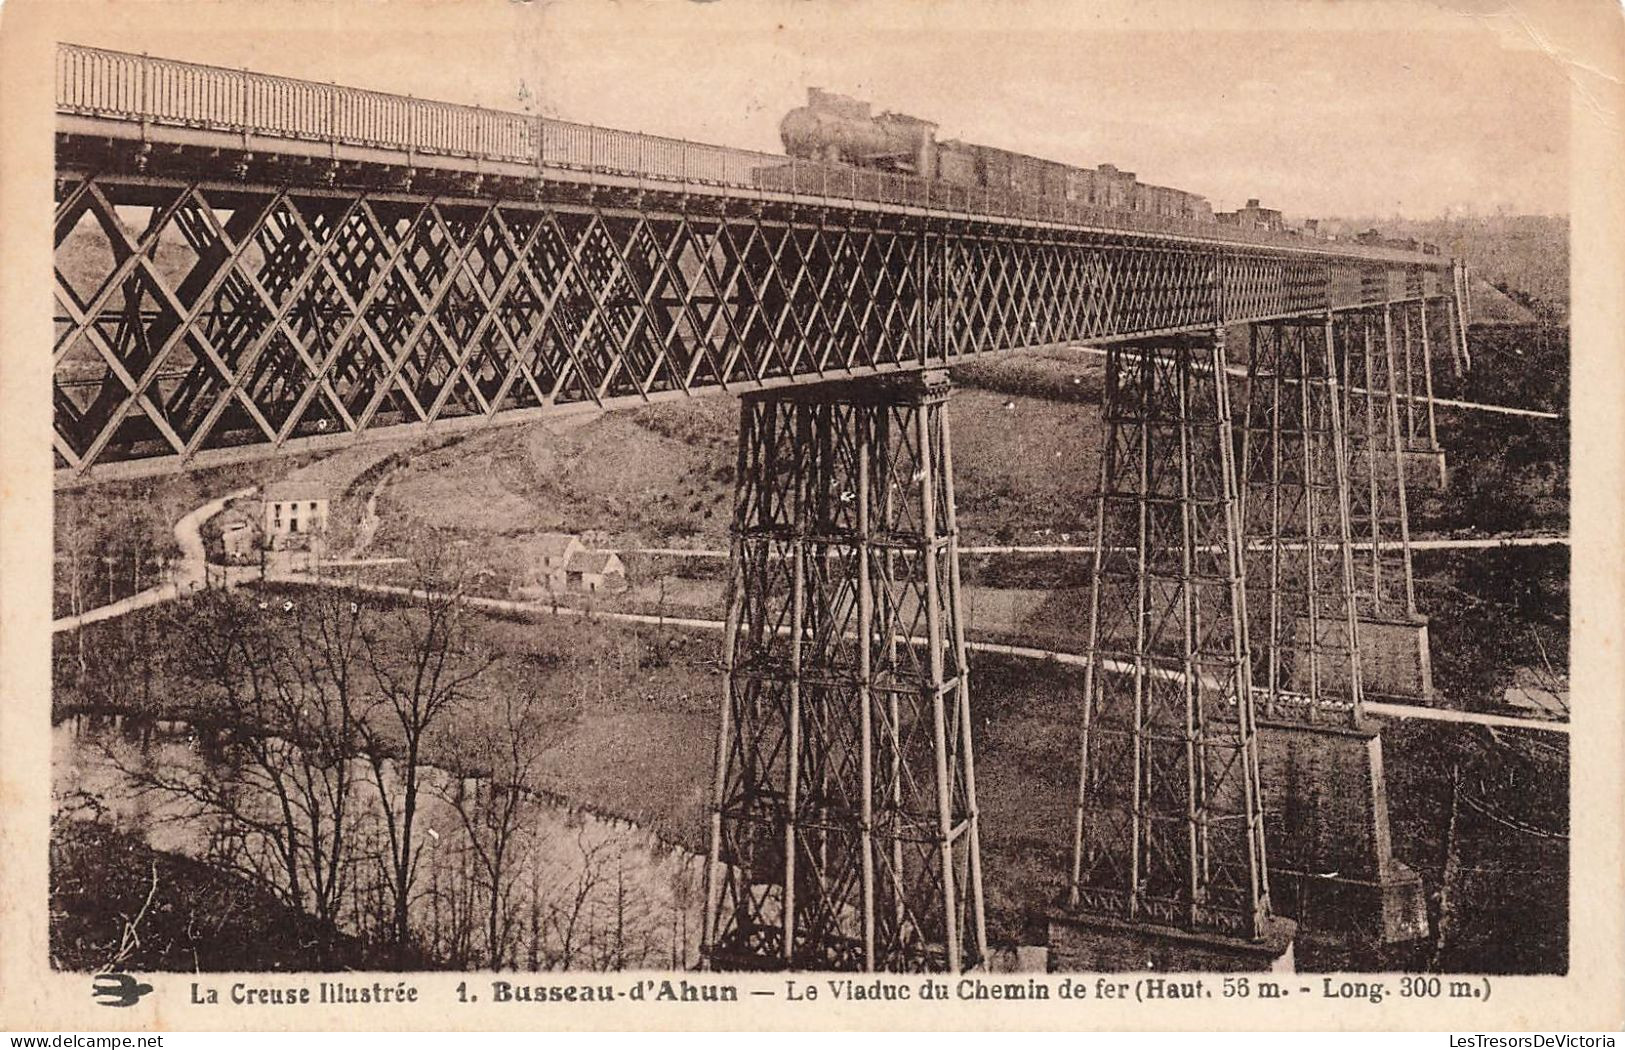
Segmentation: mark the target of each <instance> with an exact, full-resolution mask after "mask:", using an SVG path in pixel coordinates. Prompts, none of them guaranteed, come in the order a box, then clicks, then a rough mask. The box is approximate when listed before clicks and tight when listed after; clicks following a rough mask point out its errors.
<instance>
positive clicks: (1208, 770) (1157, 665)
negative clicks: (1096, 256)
mask: <svg viewBox="0 0 1625 1050" xmlns="http://www.w3.org/2000/svg"><path fill="white" fill-rule="evenodd" d="M1107 372H1108V375H1107V385H1106V389H1107V403H1106V411H1105V416H1106V438H1105V444H1104V447H1103V449H1102V457H1103V463H1102V484H1101V491H1100V493H1099V495H1098V502H1097V506H1096V515H1097V517H1096V522H1097V525H1096V532H1097V536H1096V544H1095V554H1094V558H1095V564H1096V573H1095V579H1094V581H1093V582H1092V584H1091V589H1090V595H1091V598H1090V604H1091V608H1090V650H1089V658H1090V659H1089V666H1088V669H1087V671H1086V675H1085V683H1086V684H1085V688H1086V690H1087V692H1086V695H1085V697H1084V703H1085V710H1084V711H1083V721H1084V726H1085V732H1084V742H1083V750H1082V755H1081V757H1080V773H1079V792H1078V801H1079V806H1078V810H1079V811H1078V814H1077V817H1076V819H1075V822H1074V856H1073V863H1072V876H1071V885H1070V886H1069V887H1068V897H1067V899H1068V902H1069V905H1070V915H1071V917H1072V918H1073V919H1075V920H1076V921H1078V922H1080V923H1087V922H1096V923H1099V922H1106V923H1116V924H1118V928H1128V929H1136V928H1137V929H1141V930H1152V929H1154V928H1155V929H1166V928H1174V929H1178V930H1182V931H1189V932H1190V933H1195V934H1198V935H1208V934H1219V935H1223V936H1226V937H1232V938H1239V939H1242V940H1244V941H1245V940H1252V939H1257V938H1261V937H1264V936H1265V933H1266V928H1273V927H1272V923H1273V920H1272V917H1271V912H1270V904H1269V882H1268V875H1267V871H1266V850H1265V844H1264V840H1263V835H1264V831H1263V823H1262V808H1261V806H1262V803H1261V795H1260V792H1259V782H1258V758H1257V747H1258V741H1257V727H1256V723H1255V719H1254V716H1253V698H1252V691H1251V689H1250V688H1249V671H1248V667H1249V664H1250V660H1251V656H1250V649H1249V643H1248V631H1247V624H1246V618H1247V596H1246V594H1245V591H1244V588H1243V570H1242V524H1241V513H1240V496H1239V488H1238V485H1237V477H1236V475H1237V471H1238V466H1237V463H1236V460H1235V453H1234V448H1235V446H1234V444H1233V441H1234V436H1233V428H1232V425H1231V418H1230V401H1229V392H1228V375H1227V372H1226V368H1225V358H1224V343H1223V338H1222V335H1221V334H1220V333H1219V332H1217V331H1215V332H1214V333H1213V334H1211V335H1209V336H1204V337H1174V338H1168V339H1159V340H1155V341H1147V342H1144V343H1139V344H1134V345H1130V346H1122V347H1114V348H1112V350H1111V351H1110V352H1109V354H1108V358H1107ZM1123 924H1126V927H1125V926H1124V925H1123ZM1052 929H1054V927H1053V926H1052Z"/></svg>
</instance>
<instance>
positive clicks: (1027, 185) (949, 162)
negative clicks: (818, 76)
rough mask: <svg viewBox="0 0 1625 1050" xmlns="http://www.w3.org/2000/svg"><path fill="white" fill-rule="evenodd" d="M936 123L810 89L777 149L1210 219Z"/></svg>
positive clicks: (1139, 185) (1188, 205)
mask: <svg viewBox="0 0 1625 1050" xmlns="http://www.w3.org/2000/svg"><path fill="white" fill-rule="evenodd" d="M936 133H937V126H936V125H935V124H933V123H931V122H930V121H927V120H921V119H919V118H918V117H911V116H908V115H906V114H902V113H882V114H880V115H879V116H878V117H877V116H873V115H871V113H870V107H869V103H867V102H861V101H859V100H857V99H854V98H849V97H848V96H845V95H838V94H835V93H833V92H828V91H823V90H821V89H819V88H810V89H808V91H807V104H806V105H805V106H803V107H801V108H799V109H793V110H791V111H790V112H789V113H787V114H786V115H785V117H784V120H783V121H782V122H781V123H780V124H779V137H780V138H781V139H782V140H783V142H784V150H785V152H786V153H787V154H789V155H790V156H792V157H796V158H798V159H801V160H822V161H829V162H839V163H845V164H852V165H856V166H857V167H862V168H879V169H882V170H885V171H896V172H905V173H907V174H911V175H918V176H920V177H921V178H925V179H935V180H937V181H940V182H946V183H951V184H954V185H958V186H979V187H984V188H987V189H992V190H1001V191H1013V192H1016V193H1023V194H1030V195H1032V196H1039V197H1055V198H1058V199H1064V200H1071V201H1080V202H1082V203H1086V204H1093V205H1096V206H1098V207H1102V208H1113V209H1117V210H1124V211H1136V212H1142V213H1146V214H1150V215H1162V216H1169V217H1173V218H1182V219H1192V220H1195V221H1197V222H1212V221H1214V217H1213V207H1212V205H1210V204H1209V203H1208V202H1207V198H1205V197H1202V196H1201V195H1199V194H1195V193H1187V192H1186V191H1184V190H1176V189H1171V188H1169V187H1167V186H1152V185H1148V184H1146V183H1143V182H1140V181H1139V180H1138V179H1137V178H1135V176H1134V173H1133V172H1131V171H1120V170H1118V169H1117V168H1116V167H1114V166H1113V165H1110V164H1102V165H1100V166H1099V167H1098V168H1075V167H1072V166H1070V165H1067V164H1058V163H1056V162H1055V161H1052V160H1043V159H1041V158H1039V157H1029V156H1027V155H1026V154H1022V153H1013V152H1011V151H1010V150H1004V149H999V148H997V147H995V146H978V145H975V144H973V143H969V142H960V141H958V140H949V141H946V142H938V141H937V134H936Z"/></svg>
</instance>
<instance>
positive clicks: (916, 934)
mask: <svg viewBox="0 0 1625 1050" xmlns="http://www.w3.org/2000/svg"><path fill="white" fill-rule="evenodd" d="M946 393H947V391H946V376H945V374H943V373H926V374H925V379H924V380H922V378H921V376H919V375H915V376H911V377H893V378H891V379H887V380H882V381H878V382H873V383H868V384H832V385H826V386H823V387H818V388H814V389H810V390H808V391H806V392H800V391H779V392H773V393H758V394H751V395H747V396H746V397H745V398H744V399H743V401H742V403H741V408H740V433H739V464H738V468H739V469H738V475H737V481H736V484H737V489H736V499H735V505H734V520H733V533H734V538H733V554H732V561H733V579H732V584H731V588H730V597H729V614H728V628H727V636H726V639H725V642H724V654H725V655H724V660H725V663H726V668H727V670H726V680H725V688H724V698H723V709H722V720H721V725H720V727H719V734H718V752H717V762H718V764H717V771H716V789H715V790H716V793H715V797H714V808H713V814H712V826H711V852H710V861H709V864H708V866H707V891H706V925H705V953H706V959H707V961H708V964H709V965H712V966H715V967H718V968H747V969H773V968H793V969H813V970H818V969H863V970H893V971H901V970H944V969H946V970H961V969H968V968H970V967H973V966H975V965H977V964H979V963H980V962H981V961H982V960H984V959H985V958H986V953H987V941H986V932H985V928H984V924H983V918H982V914H983V913H982V885H981V866H980V859H979V848H978V842H977V837H978V828H977V816H976V784H975V763H974V755H973V748H972V743H971V714H970V691H969V670H968V668H967V666H966V663H965V640H964V623H963V620H962V617H961V610H960V603H959V570H958V555H957V544H958V539H957V527H956V525H955V515H954V503H953V482H952V456H951V453H950V451H949V430H948V420H947V414H946V410H945V401H946Z"/></svg>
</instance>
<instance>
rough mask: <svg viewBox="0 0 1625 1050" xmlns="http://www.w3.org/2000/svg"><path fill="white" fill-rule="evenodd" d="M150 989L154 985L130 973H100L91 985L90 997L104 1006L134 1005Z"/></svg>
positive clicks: (92, 980)
mask: <svg viewBox="0 0 1625 1050" xmlns="http://www.w3.org/2000/svg"><path fill="white" fill-rule="evenodd" d="M150 991H152V985H150V984H145V983H143V982H141V981H138V980H136V978H135V975H134V974H128V973H99V974H97V975H96V976H95V977H94V978H92V979H91V985H90V997H91V998H92V999H95V1000H96V1001H97V1002H98V1003H100V1004H101V1005H103V1006H134V1005H135V1004H136V1003H137V1002H139V1001H140V999H141V997H142V996H143V995H146V994H147V993H148V992H150Z"/></svg>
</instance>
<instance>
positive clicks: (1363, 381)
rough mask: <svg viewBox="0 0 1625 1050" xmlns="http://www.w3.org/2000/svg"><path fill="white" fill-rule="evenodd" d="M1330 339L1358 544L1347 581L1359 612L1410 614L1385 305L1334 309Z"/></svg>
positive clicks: (1389, 318)
mask: <svg viewBox="0 0 1625 1050" xmlns="http://www.w3.org/2000/svg"><path fill="white" fill-rule="evenodd" d="M1334 317H1335V320H1334V322H1333V325H1332V335H1333V340H1334V342H1333V347H1334V352H1335V354H1336V359H1337V367H1338V371H1339V374H1340V375H1341V377H1342V381H1343V404H1344V419H1345V420H1347V435H1348V441H1347V460H1348V491H1349V522H1350V526H1351V528H1352V531H1353V536H1354V539H1355V540H1356V541H1357V542H1359V543H1360V544H1362V549H1361V550H1360V551H1359V552H1358V555H1357V556H1356V557H1355V558H1354V585H1355V596H1356V602H1357V606H1358V609H1359V612H1360V615H1361V616H1362V617H1366V618H1370V619H1374V620H1378V619H1387V620H1394V619H1403V618H1413V617H1415V616H1416V614H1417V612H1416V590H1415V585H1414V583H1413V579H1412V574H1411V535H1410V514H1409V507H1408V501H1407V495H1406V488H1407V485H1406V473H1405V438H1404V433H1403V431H1402V429H1401V424H1400V409H1399V398H1398V394H1399V392H1400V388H1401V384H1402V382H1403V377H1402V375H1401V373H1400V370H1399V364H1398V360H1397V357H1396V353H1395V346H1394V325H1393V314H1392V311H1391V309H1390V308H1388V307H1382V308H1379V309H1375V310H1352V311H1347V312H1343V313H1338V314H1336V315H1334Z"/></svg>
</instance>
